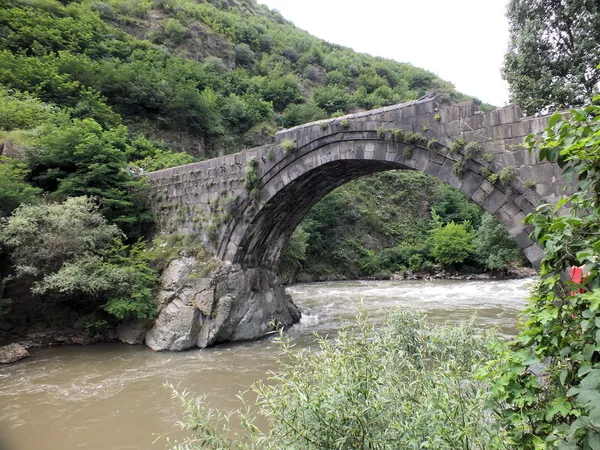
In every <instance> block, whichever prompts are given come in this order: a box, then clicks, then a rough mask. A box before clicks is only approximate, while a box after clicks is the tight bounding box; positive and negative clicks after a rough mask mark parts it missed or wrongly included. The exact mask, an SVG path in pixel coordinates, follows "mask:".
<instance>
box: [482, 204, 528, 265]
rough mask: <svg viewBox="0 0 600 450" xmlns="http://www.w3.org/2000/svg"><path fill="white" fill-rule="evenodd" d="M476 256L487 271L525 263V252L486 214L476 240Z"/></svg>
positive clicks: (492, 217)
mask: <svg viewBox="0 0 600 450" xmlns="http://www.w3.org/2000/svg"><path fill="white" fill-rule="evenodd" d="M475 256H476V258H477V260H478V261H479V262H480V263H481V264H482V265H483V266H484V267H485V268H486V269H492V270H494V269H503V268H505V267H507V266H508V265H509V264H511V263H515V262H516V263H519V262H522V261H523V252H522V251H521V250H519V248H518V247H517V246H516V245H515V241H514V240H513V239H511V237H510V235H509V234H508V233H507V232H506V230H505V229H504V227H503V226H502V225H500V224H499V223H498V221H497V220H496V219H495V218H494V216H492V215H491V214H488V213H485V214H484V215H483V217H482V218H481V226H480V227H479V228H478V229H477V237H476V238H475Z"/></svg>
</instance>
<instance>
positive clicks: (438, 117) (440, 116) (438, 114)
mask: <svg viewBox="0 0 600 450" xmlns="http://www.w3.org/2000/svg"><path fill="white" fill-rule="evenodd" d="M433 119H434V120H435V121H437V122H439V121H440V120H442V115H441V114H440V113H435V114H434V116H433Z"/></svg>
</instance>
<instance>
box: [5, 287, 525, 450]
mask: <svg viewBox="0 0 600 450" xmlns="http://www.w3.org/2000/svg"><path fill="white" fill-rule="evenodd" d="M531 283H532V280H531V279H524V280H508V281H434V282H428V281H411V282H394V281H348V282H330V283H311V284H299V285H295V286H291V287H289V288H288V293H290V294H291V295H292V297H293V298H294V301H295V302H296V304H297V305H298V306H299V307H300V309H301V310H302V312H303V318H302V321H301V322H300V324H298V325H296V326H294V327H293V328H292V329H291V330H290V331H289V335H290V336H291V337H292V338H293V339H294V341H295V342H296V343H297V345H298V346H307V345H309V344H310V343H311V342H312V341H313V339H314V338H313V333H315V332H317V333H319V334H321V335H332V334H335V332H336V330H337V329H339V328H340V324H341V323H342V322H344V321H348V320H352V319H353V318H354V317H355V315H356V313H357V311H358V308H359V307H360V301H359V298H360V297H362V304H363V307H364V308H365V309H366V310H367V311H369V313H370V316H371V319H372V320H373V321H374V322H375V323H377V322H379V321H380V320H381V319H382V317H383V314H384V312H385V310H387V309H391V308H395V307H402V306H412V307H418V308H421V309H423V310H425V311H426V312H427V315H428V317H429V318H430V322H435V323H444V322H448V321H458V320H463V319H469V318H470V317H471V316H472V315H473V314H474V313H476V314H477V316H478V320H479V323H480V324H481V326H497V327H498V328H499V330H500V332H501V333H502V334H506V335H510V334H514V332H515V323H516V319H517V316H518V313H519V311H520V310H522V309H523V307H524V305H525V298H526V296H527V295H528V290H529V286H530V285H531ZM277 351H278V347H277V344H276V343H275V342H273V341H272V340H270V339H263V340H262V341H258V342H250V343H243V344H232V345H223V346H219V347H217V348H213V349H207V350H195V351H188V352H182V353H155V352H152V351H151V350H149V349H148V348H147V347H144V346H127V345H124V344H99V345H92V346H87V347H81V346H65V347H59V348H53V349H39V350H34V351H33V355H32V357H30V358H28V359H26V360H23V361H21V362H19V363H17V364H14V365H10V366H4V367H0V450H39V449H45V450H55V449H56V450H71V449H87V450H108V449H110V450H117V449H118V450H120V449H153V448H156V449H158V448H164V446H165V441H164V440H161V439H159V440H158V441H157V442H154V441H155V440H156V439H157V433H163V434H164V433H168V435H169V436H170V437H172V438H177V437H178V432H177V431H176V428H175V427H174V425H173V423H174V422H175V421H176V420H178V418H179V417H180V414H181V409H180V408H179V404H178V403H177V401H176V400H173V399H171V398H170V392H169V391H168V389H167V388H165V386H164V383H165V381H167V380H168V381H169V382H171V383H173V384H175V385H177V384H179V385H180V386H181V387H182V388H187V389H188V390H190V391H192V392H193V393H195V394H206V395H207V396H208V400H209V401H210V403H211V405H212V406H213V407H223V408H233V407H236V406H238V405H239V403H238V401H237V399H236V397H235V396H236V394H238V393H239V392H240V391H244V390H247V389H248V388H249V387H250V386H251V385H252V383H253V382H255V381H256V380H258V379H260V378H262V377H264V376H265V373H266V372H267V371H269V370H272V369H275V368H276V366H277V364H276V356H277Z"/></svg>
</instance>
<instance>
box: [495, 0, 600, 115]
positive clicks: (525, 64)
mask: <svg viewBox="0 0 600 450" xmlns="http://www.w3.org/2000/svg"><path fill="white" fill-rule="evenodd" d="M507 17H508V20H509V26H510V44H509V48H508V51H507V53H506V56H505V60H504V67H503V74H504V77H505V78H506V81H508V85H509V89H510V97H511V101H512V102H514V103H517V104H519V105H520V106H521V107H523V109H524V110H525V112H526V113H527V114H529V115H533V114H534V113H536V112H539V111H540V110H544V109H545V108H548V107H552V108H561V107H562V108H564V107H571V106H576V105H582V104H583V103H584V102H585V101H586V99H588V98H591V97H592V95H594V94H595V93H597V92H598V82H599V81H600V71H599V70H598V69H597V67H596V65H597V64H598V61H599V60H600V26H599V25H600V5H599V4H598V3H597V2H593V1H587V0H572V1H569V2H559V3H555V2H553V1H551V0H540V1H535V2H534V1H522V0H511V1H510V2H509V4H508V10H507Z"/></svg>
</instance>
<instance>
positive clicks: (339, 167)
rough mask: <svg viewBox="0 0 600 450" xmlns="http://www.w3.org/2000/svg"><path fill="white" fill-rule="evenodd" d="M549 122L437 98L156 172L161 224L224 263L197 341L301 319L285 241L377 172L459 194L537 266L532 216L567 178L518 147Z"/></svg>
mask: <svg viewBox="0 0 600 450" xmlns="http://www.w3.org/2000/svg"><path fill="white" fill-rule="evenodd" d="M547 123H548V117H536V118H533V117H523V114H522V112H521V110H520V109H519V108H518V107H516V106H508V107H505V108H500V109H496V110H493V111H489V112H482V111H479V109H478V107H477V105H476V104H475V103H473V102H469V103H463V104H455V105H443V104H440V103H438V100H437V98H436V97H430V98H424V99H421V100H418V101H414V102H410V103H405V104H401V105H396V106H390V107H386V108H381V109H377V110H373V111H366V112H361V113H357V114H351V115H347V116H343V117H339V118H335V119H328V120H323V121H320V122H314V123H309V124H306V125H301V126H298V127H295V128H291V129H288V130H283V131H281V132H279V133H278V134H277V135H276V136H275V140H274V142H273V144H271V145H266V146H262V147H258V148H253V149H250V150H246V151H243V152H240V153H237V154H232V155H227V156H223V157H220V158H215V159H212V160H208V161H203V162H200V163H194V164H188V165H185V166H181V167H175V168H171V169H167V170H162V171H158V172H153V173H150V174H148V179H149V180H150V183H151V185H152V189H153V207H154V211H155V216H156V218H157V221H158V224H159V229H160V230H161V231H162V232H165V233H179V234H193V235H195V236H197V237H198V238H199V239H200V240H202V241H203V242H204V244H205V245H206V246H207V247H208V248H210V249H211V250H212V251H213V252H214V255H215V256H216V258H217V259H218V260H220V261H221V262H223V263H224V267H225V266H226V267H227V270H225V269H223V270H224V271H223V270H221V274H220V275H218V276H213V278H212V279H211V282H210V283H209V284H210V286H211V287H210V288H209V290H210V292H212V294H205V296H207V295H208V296H209V297H210V295H212V298H211V299H210V301H209V302H208V303H211V302H212V303H211V304H210V305H209V306H206V305H205V308H204V310H203V311H202V315H203V318H200V319H199V320H200V322H202V325H201V326H200V328H201V329H205V330H204V331H202V332H200V334H202V333H203V335H202V337H200V338H199V341H198V342H196V343H194V344H192V345H190V346H193V345H198V346H200V347H204V346H206V345H212V344H215V343H218V342H222V341H230V340H245V339H254V338H258V337H260V336H262V335H264V334H265V333H266V332H268V331H269V330H270V329H271V328H272V326H271V325H269V321H270V320H276V321H279V322H280V323H282V324H284V325H289V324H291V323H292V322H294V321H296V320H297V319H298V317H299V313H298V312H297V310H296V308H295V306H293V303H291V300H289V298H286V297H285V294H284V292H283V288H282V287H281V285H280V283H279V280H278V279H277V276H276V275H275V268H276V266H277V263H278V260H279V257H280V255H281V252H282V249H283V247H284V245H285V243H286V242H287V240H288V239H289V237H290V235H291V234H292V232H293V231H294V229H295V228H296V226H297V225H298V224H299V223H300V221H301V220H302V218H303V217H304V216H305V215H306V214H307V213H308V212H309V210H310V209H311V208H312V207H313V206H314V205H315V204H316V203H317V202H318V201H319V200H320V199H321V198H322V197H323V196H324V195H326V194H327V193H329V192H330V191H332V190H333V189H335V188H336V187H338V186H341V185H343V184H344V183H347V182H349V181H351V180H354V179H356V178H359V177H362V176H364V175H368V174H372V173H375V172H381V171H386V170H395V169H404V170H419V171H422V172H424V173H427V174H429V175H432V176H434V177H436V178H438V179H440V180H442V181H444V182H446V183H448V184H450V185H452V186H454V187H456V188H458V189H460V190H461V191H462V192H464V193H465V194H466V195H467V196H468V197H469V198H471V199H472V200H473V201H474V202H476V203H478V204H479V205H481V206H482V207H483V209H485V210H486V211H487V212H489V213H490V214H492V215H494V216H495V217H496V218H497V219H498V221H499V222H500V223H501V224H503V225H504V227H505V228H506V229H507V230H508V232H509V233H510V234H511V235H512V236H513V237H514V238H515V239H516V242H517V243H518V245H519V246H520V247H521V248H523V249H524V251H525V255H526V256H527V258H528V259H529V260H530V261H531V263H532V264H534V265H538V264H539V261H540V258H541V251H540V250H539V248H537V247H536V246H535V245H534V244H533V242H532V241H531V240H530V239H529V237H528V235H529V233H530V230H529V229H528V228H527V227H526V226H525V224H524V223H523V219H524V218H525V216H526V215H527V214H528V213H530V212H532V211H533V210H534V209H535V207H536V205H537V204H540V203H555V202H556V201H557V200H558V198H559V196H560V194H561V191H562V189H563V188H564V187H565V186H566V183H565V182H564V180H563V179H562V177H561V171H560V169H559V168H558V167H556V166H554V165H552V164H540V163H539V162H538V161H537V160H536V158H535V155H532V154H529V153H528V152H527V151H526V150H524V149H522V148H521V147H520V144H521V143H522V141H523V139H524V137H525V136H527V135H528V134H530V133H538V132H541V131H543V130H544V129H545V128H546V126H547ZM500 175H502V176H500ZM501 179H502V180H504V183H503V182H502V181H501ZM180 278H181V277H180ZM196 297H198V296H197V295H196ZM180 300H181V299H180ZM181 302H182V304H185V305H186V307H193V305H196V306H197V305H198V300H197V299H196V300H194V299H190V298H187V299H183V300H181ZM163 303H164V302H163ZM203 304H206V301H204V303H203ZM225 304H226V306H224V305H225ZM161 305H162V304H161ZM161 307H165V306H164V305H162V306H161ZM219 308H220V309H219ZM175 313H177V311H175ZM161 314H162V312H161ZM215 315H216V318H215ZM160 320H161V317H160V316H159V319H158V321H160ZM165 320H170V319H169V318H165ZM158 321H157V323H158ZM211 321H212V323H210V324H209V325H208V326H205V322H211ZM219 321H224V322H223V323H222V324H218V323H216V322H219ZM211 329H212V332H211ZM153 333H154V334H153ZM148 336H151V338H150V341H152V340H153V339H154V342H155V345H154V346H153V345H152V342H150V343H149V345H150V346H151V347H152V346H153V348H157V349H164V348H168V349H179V348H172V347H173V345H162V346H161V345H158V344H156V342H158V341H161V339H162V341H165V342H168V341H169V339H166V340H165V339H163V337H161V335H160V333H159V332H158V331H157V325H155V326H154V328H153V329H152V330H151V331H150V332H149V333H148V335H147V336H146V340H147V341H148ZM192 340H193V339H192ZM162 341H161V342H162ZM186 345H187V344H186ZM175 347H176V346H175ZM184 347H185V346H184Z"/></svg>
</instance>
